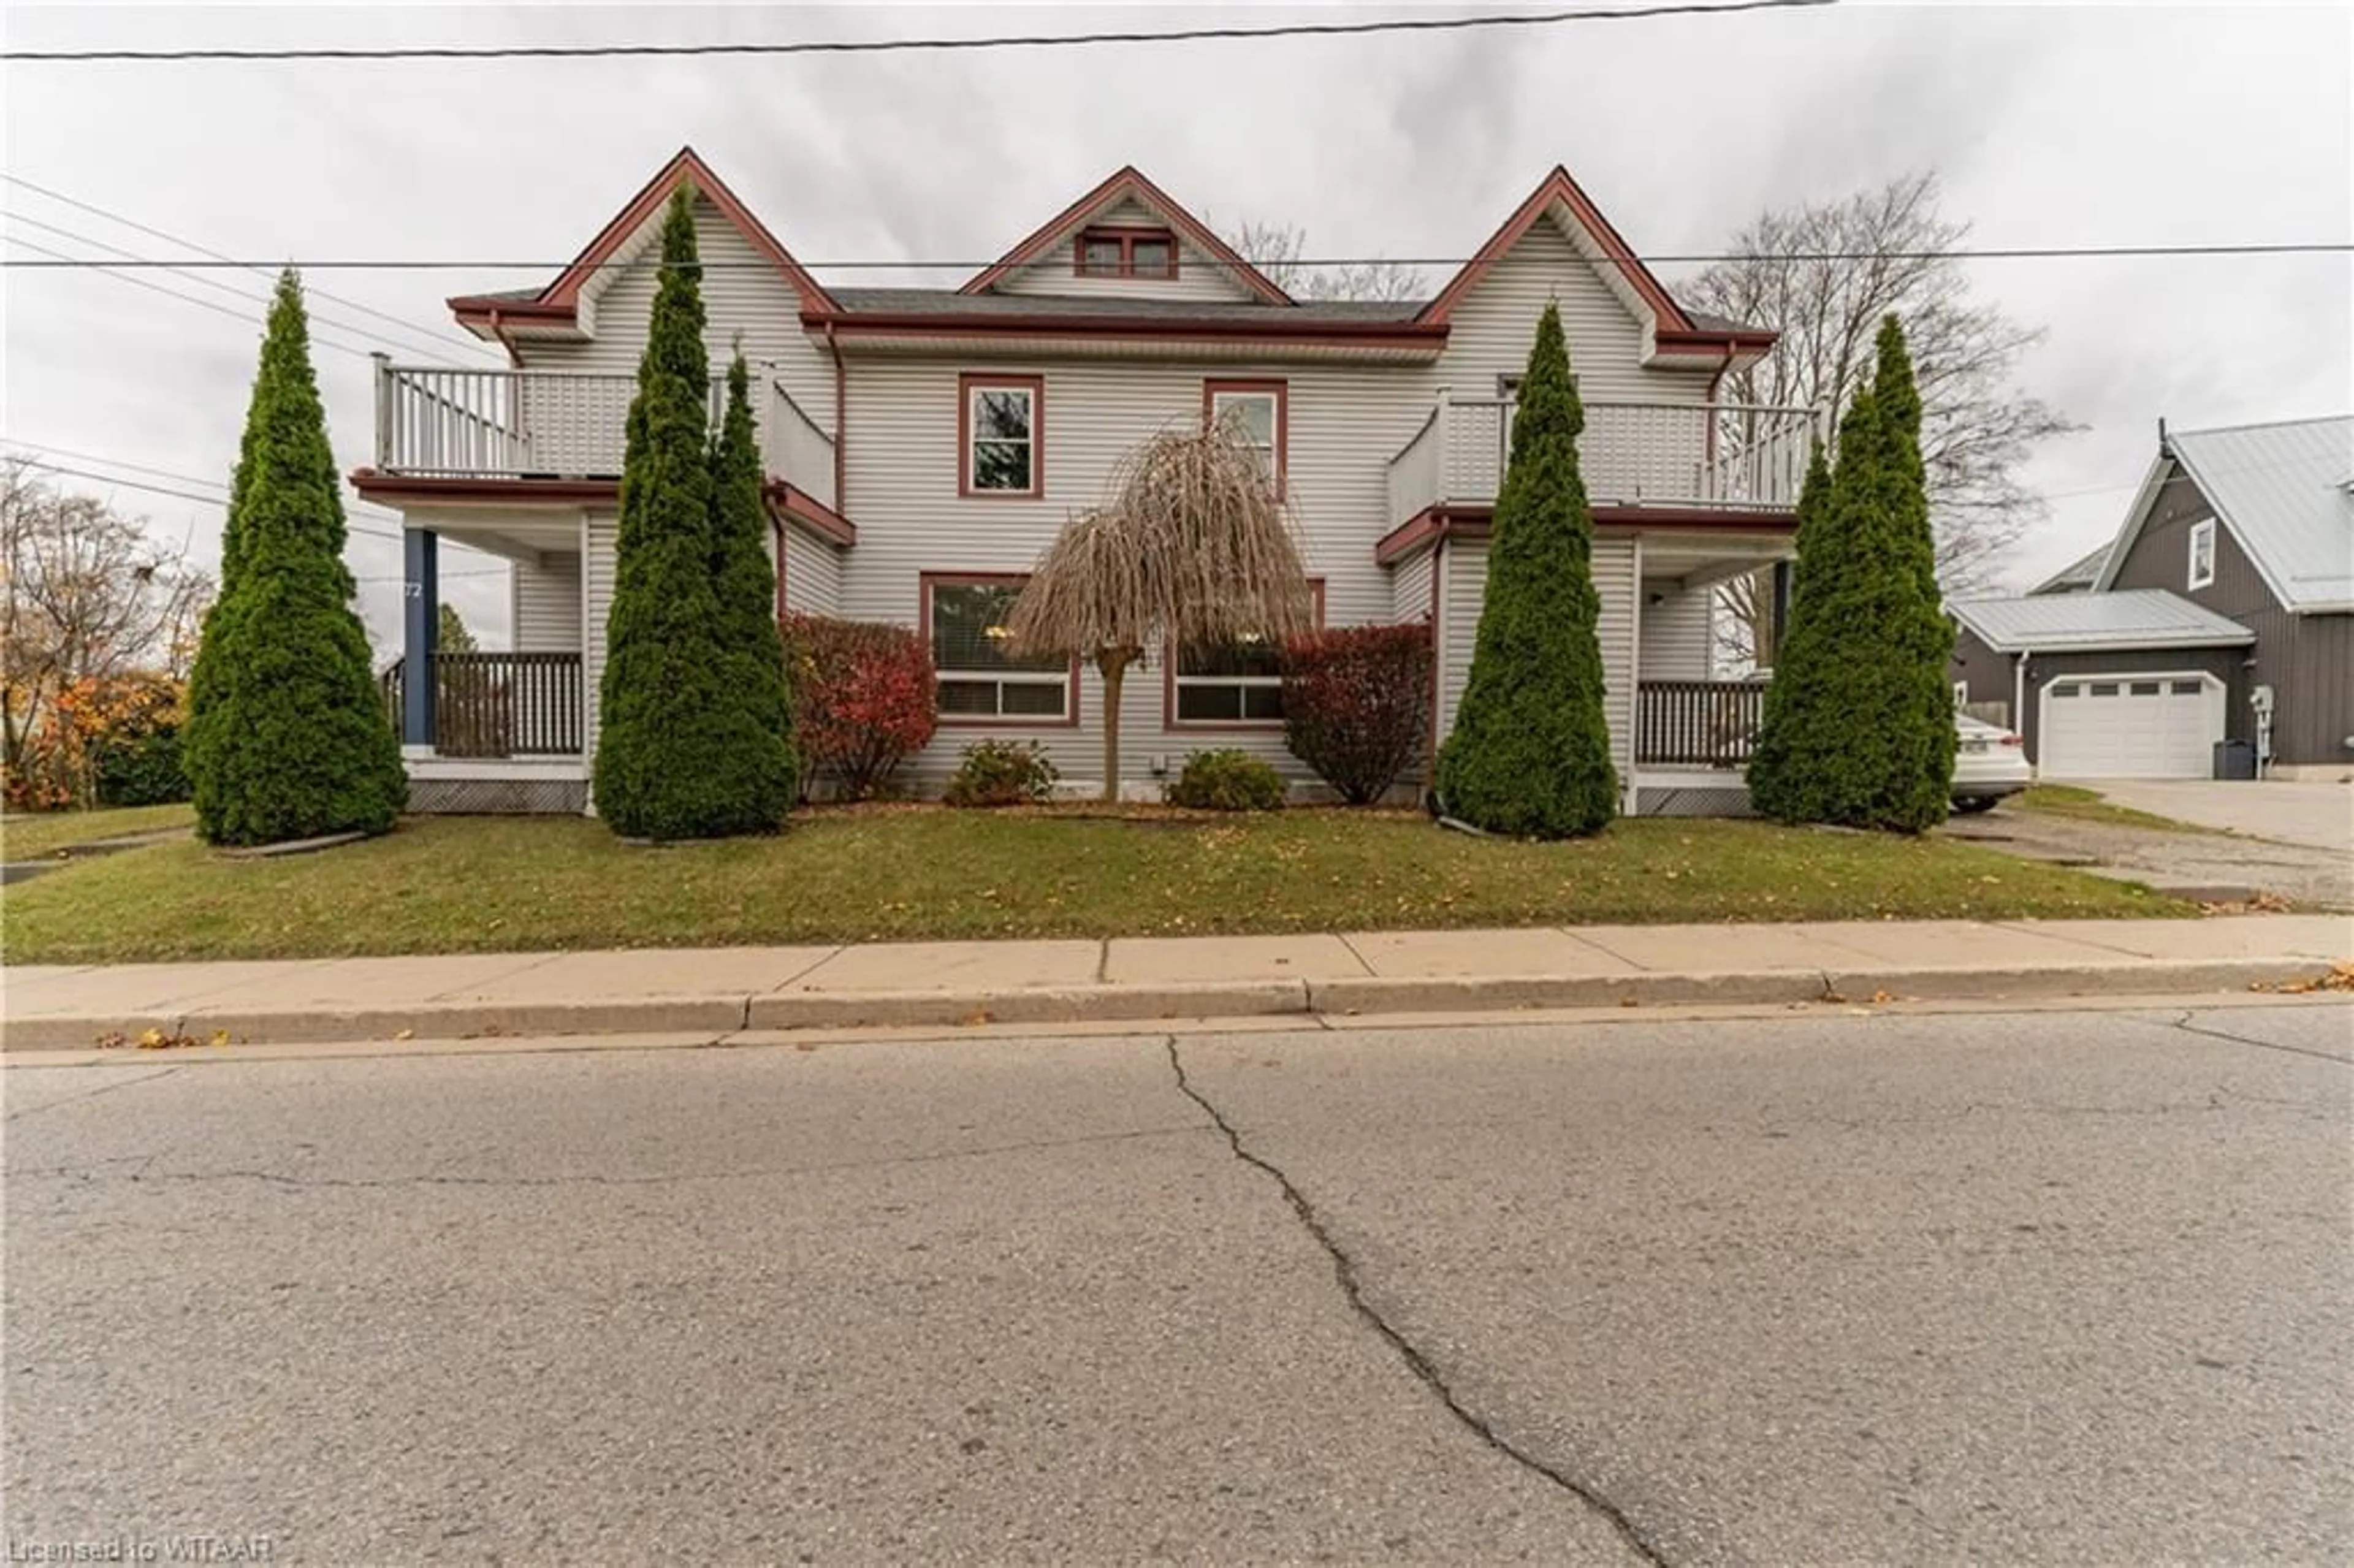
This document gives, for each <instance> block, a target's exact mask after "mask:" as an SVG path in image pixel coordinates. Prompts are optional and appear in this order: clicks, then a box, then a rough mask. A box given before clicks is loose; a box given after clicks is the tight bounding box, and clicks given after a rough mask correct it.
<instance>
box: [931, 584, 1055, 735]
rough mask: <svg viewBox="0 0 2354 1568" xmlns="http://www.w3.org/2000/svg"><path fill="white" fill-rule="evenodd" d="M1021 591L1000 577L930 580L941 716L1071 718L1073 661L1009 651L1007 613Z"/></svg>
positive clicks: (934, 659) (933, 659)
mask: <svg viewBox="0 0 2354 1568" xmlns="http://www.w3.org/2000/svg"><path fill="white" fill-rule="evenodd" d="M1021 592H1022V584H1021V583H1020V582H1018V581H1010V582H1009V581H1002V580H999V579H994V578H991V579H987V580H972V579H963V580H960V579H958V578H955V577H938V578H933V579H930V580H929V581H928V583H927V585H926V597H927V601H928V609H927V614H928V619H929V620H930V625H929V626H928V628H927V630H928V633H929V635H930V638H931V645H932V668H933V669H934V671H935V672H937V674H938V703H939V711H940V714H941V716H943V717H945V718H950V719H959V718H965V719H1004V720H1009V721H1018V720H1024V719H1030V720H1039V721H1043V722H1046V723H1059V722H1061V721H1063V720H1065V719H1067V718H1069V717H1070V714H1071V666H1070V662H1069V661H1068V660H1065V659H1056V658H1041V657H1033V658H1026V659H1017V658H1015V657H1014V656H1013V654H1012V653H1011V652H1008V651H1007V647H1006V644H1007V642H1008V641H1009V636H1008V633H1007V631H1006V626H1005V622H1006V618H1007V617H1008V616H1010V615H1011V614H1012V613H1013V601H1014V599H1016V598H1018V597H1019V596H1020V594H1021Z"/></svg>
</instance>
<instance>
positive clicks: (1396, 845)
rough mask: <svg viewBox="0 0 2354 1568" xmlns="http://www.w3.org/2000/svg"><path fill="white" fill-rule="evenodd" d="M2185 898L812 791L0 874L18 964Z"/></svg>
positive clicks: (1804, 834)
mask: <svg viewBox="0 0 2354 1568" xmlns="http://www.w3.org/2000/svg"><path fill="white" fill-rule="evenodd" d="M2188 913H2191V910H2190V906H2187V905H2184V904H2181V903H2179V902H2176V901H2173V900H2170V899H2167V898H2163V897H2160V896H2158V895H2155V894H2152V893H2150V892H2148V891H2147V890H2145V889H2142V888H2139V887H2134V886H2129V885H2125V884H2121V883H2116V882H2110V881H2105V880H2103V879H2100V878H2097V877H2093V876H2088V875H2085V874H2082V873H2079V872H2074V871H2069V870H2064V869H2061V868H2058V867H2053V866H2044V865H2036V864H2031V863H2026V862H2023V861H2018V860H2013V859H2011V858H2009V856H2006V855H2002V854H1999V853H1996V852H1994V851H1990V850H1985V849H1979V848H1977V847H1974V846H1971V845H1967V844H1960V843H1953V842H1946V841H1943V840H1939V839H1925V840H1901V839H1889V838H1882V837H1876V836H1872V835H1866V834H1860V833H1840V832H1819V831H1808V830H1796V829H1785V828H1776V827H1771V826H1768V825H1765V824H1764V823H1759V822H1731V821H1672V820H1668V819H1660V818H1652V819H1649V820H1643V821H1628V822H1621V823H1619V824H1618V825H1617V826H1616V827H1614V828H1612V829H1611V830H1610V832H1608V833H1607V834H1606V835H1605V836H1603V837H1602V838H1600V839H1597V840H1594V841H1591V842H1571V843H1559V844H1533V843H1516V842H1507V841H1502V840H1492V839H1475V838H1471V837H1468V836H1466V835H1464V834H1461V833H1457V832H1448V831H1447V830H1444V829H1441V828H1438V827H1437V826H1434V825H1433V824H1431V823H1430V822H1428V821H1425V820H1424V819H1423V818H1421V817H1419V816H1416V815H1412V814H1406V813H1366V812H1343V811H1340V810H1293V811H1286V812H1283V813H1280V814H1278V815H1274V816H1268V817H1257V818H1223V819H1207V820H1205V819H1203V818H1198V817H1192V818H1188V817H1176V816H1170V815H1166V814H1154V815H1140V816H1137V817H1135V818H1134V819H1132V820H1124V821H1123V820H1108V819H1104V818H1090V817H1082V816H1076V815H1074V814H1071V813H1068V812H1062V811H1046V812H1023V813H1004V814H991V813H987V812H977V811H949V810H940V809H937V808H927V807H897V808H892V807H884V808H861V809H855V810H823V811H818V812H815V813H812V814H810V815H808V816H806V817H804V818H802V819H800V820H797V821H796V822H795V824H794V826H793V828H792V830H791V831H790V832H788V833H787V834H785V835H783V836H782V837H780V838H776V839H766V840H740V839H739V840H734V841H730V842H719V843H706V844H693V845H685V846H680V847H676V848H670V849H659V850H646V849H631V848H628V847H625V846H624V845H622V844H620V843H618V842H615V840H614V839H613V836H612V834H611V833H610V832H608V831H607V830H606V829H605V828H604V827H603V826H602V825H601V824H599V823H597V822H594V821H586V820H584V819H580V818H535V819H533V818H509V819H497V818H459V817H440V818H419V819H413V820H410V821H404V822H403V823H402V824H401V826H400V828H399V830H398V832H394V833H392V834H390V835H389V836H387V837H385V838H381V839H376V840H373V841H370V842H366V843H361V844H356V845H353V846H351V847H348V848H345V849H338V850H331V851H328V852H326V853H322V854H311V855H297V856H290V857H285V858H281V859H268V860H224V859H221V858H219V857H218V856H217V855H215V854H213V853H210V852H209V851H207V850H206V849H205V848H204V847H203V846H202V845H200V844H196V843H194V842H189V843H173V844H163V845H158V846H156V847H154V848H152V849H142V850H134V851H131V852H128V853H122V854H116V855H109V856H106V857H104V858H102V859H97V860H92V861H90V863H86V864H80V865H73V866H69V867H66V868H64V869H62V870H58V871H55V872H51V873H50V874H48V875H47V876H44V877H39V878H37V879H35V880H33V881H30V882H27V883H25V884H23V885H19V886H17V887H13V888H10V889H8V890H7V891H6V892H5V894H0V936H5V942H6V948H7V954H8V958H9V960H10V961H11V962H15V963H42V962H47V963H57V962H115V961H126V960H133V959H229V958H294V957H331V956H338V955H345V954H361V953H436V952H463V951H474V950H484V951H495V950H513V949H528V948H625V947H693V946H725V945H730V944H740V943H761V942H801V941H828V942H831V941H872V940H887V939H894V938H897V939H908V938H988V937H1095V936H1135V935H1182V934H1202V933H1245V932H1276V931H1320V930H1362V929H1368V928H1382V927H1390V928H1415V927H1446V926H1515V925H1541V924H1561V923H1578V922H1583V923H1599V922H1607V921H1642V922H1662V921H1691V920H1797V919H1828V918H1865V919H1870V918H1878V917H1882V916H1887V917H1897V918H1905V917H1911V918H1934V917H1951V916H1976V917H1980V918H1988V919H1997V918H2015V917H2020V916H2062V917H2064V916H2120V915H2122V916H2137V915H2141V916H2148V915H2181V914H2188Z"/></svg>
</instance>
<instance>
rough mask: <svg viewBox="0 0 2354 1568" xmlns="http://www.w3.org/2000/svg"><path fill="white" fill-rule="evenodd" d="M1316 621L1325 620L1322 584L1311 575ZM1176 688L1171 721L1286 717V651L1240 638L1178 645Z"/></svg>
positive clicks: (1276, 720) (1267, 721) (1275, 721)
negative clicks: (1284, 674)
mask: <svg viewBox="0 0 2354 1568" xmlns="http://www.w3.org/2000/svg"><path fill="white" fill-rule="evenodd" d="M1308 587H1309V592H1310V595H1311V597H1312V602H1313V605H1314V612H1315V618H1316V624H1317V625H1319V626H1321V625H1322V624H1323V623H1324V584H1323V581H1322V579H1320V578H1310V580H1309V585H1308ZM1169 679H1170V684H1171V686H1172V687H1173V688H1174V692H1173V699H1174V700H1173V701H1172V704H1171V705H1170V711H1169V715H1168V717H1169V722H1170V723H1172V724H1176V725H1189V724H1206V725H1262V724H1263V725H1279V724H1281V723H1282V722H1283V652H1282V650H1281V649H1280V648H1279V647H1278V646H1277V645H1276V644H1275V643H1274V642H1273V641H1268V640H1267V639H1263V638H1257V637H1245V638H1242V639H1240V640H1239V641H1234V642H1227V643H1216V644H1204V645H1203V646H1199V647H1189V648H1180V649H1179V650H1178V651H1177V657H1176V660H1175V667H1174V668H1173V669H1172V671H1171V672H1170V677H1169Z"/></svg>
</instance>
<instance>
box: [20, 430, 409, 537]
mask: <svg viewBox="0 0 2354 1568" xmlns="http://www.w3.org/2000/svg"><path fill="white" fill-rule="evenodd" d="M0 447H14V448H16V450H17V451H19V452H21V453H24V454H26V456H27V460H28V461H29V460H31V459H34V458H47V457H63V458H74V459H77V460H79V461H82V462H94V463H96V464H98V465H99V466H100V467H101V468H120V469H128V470H129V471H132V472H133V473H144V474H152V475H154V477H155V478H157V479H175V480H178V481H180V482H182V483H185V484H201V485H205V486H207V487H209V488H211V489H214V490H217V491H219V492H220V493H221V500H222V503H224V504H226V503H227V502H228V484H227V483H225V482H222V481H220V480H217V479H205V478H202V477H200V476H198V475H196V474H193V473H182V472H180V471H178V470H176V469H169V468H148V467H146V466H144V465H143V464H140V463H135V462H125V461H122V459H121V458H115V457H108V456H107V455H105V454H104V453H103V452H82V451H75V450H71V449H70V448H68V447H61V446H58V445H57V444H55V443H54V442H49V441H20V440H17V439H16V437H14V436H0ZM344 504H345V506H346V507H349V508H353V509H355V510H358V511H363V512H374V513H376V514H378V515H380V516H385V517H398V516H399V515H400V514H399V513H398V511H396V510H394V509H393V508H392V507H389V506H379V505H377V504H376V503H375V502H373V501H346V502H345V503H344Z"/></svg>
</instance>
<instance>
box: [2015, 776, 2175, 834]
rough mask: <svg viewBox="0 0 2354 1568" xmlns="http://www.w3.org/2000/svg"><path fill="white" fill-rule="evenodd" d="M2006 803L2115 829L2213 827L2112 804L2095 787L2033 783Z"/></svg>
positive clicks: (2160, 830)
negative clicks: (2200, 825)
mask: <svg viewBox="0 0 2354 1568" xmlns="http://www.w3.org/2000/svg"><path fill="white" fill-rule="evenodd" d="M2009 804H2010V805H2012V806H2016V807H2020V808H2022V809H2024V810H2030V811H2041V812H2042V813H2044V814H2045V815H2046V816H2052V817H2074V818H2076V819H2078V820H2079V821H2087V822H2106V823H2108V824H2109V825H2110V826H2111V827H2117V828H2151V829H2155V830H2157V831H2158V832H2168V833H2213V832H2215V831H2216V830H2215V829H2213V828H2202V827H2199V826H2197V825H2196V824H2194V823H2191V822H2178V821H2175V820H2174V819H2173V818H2172V817H2161V816H2158V814H2156V813H2155V812H2151V811H2137V810H2134V809H2133V808H2132V807H2131V806H2113V805H2111V804H2110V803H2109V800H2108V797H2106V796H2105V795H2103V794H2102V793H2101V792H2100V791H2099V790H2098V789H2078V788H2076V786H2074V785H2073V784H2036V785H2032V786H2031V787H2029V788H2028V789H2022V790H2020V792H2019V793H2018V794H2016V795H2014V796H2012V797H2011V798H2010V800H2009Z"/></svg>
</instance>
